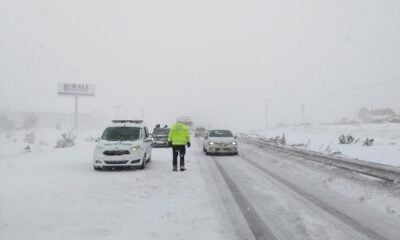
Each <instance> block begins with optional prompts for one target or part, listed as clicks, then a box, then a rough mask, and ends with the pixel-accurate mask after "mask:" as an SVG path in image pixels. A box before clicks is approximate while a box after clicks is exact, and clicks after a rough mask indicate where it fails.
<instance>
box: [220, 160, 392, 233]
mask: <svg viewBox="0 0 400 240" xmlns="http://www.w3.org/2000/svg"><path fill="white" fill-rule="evenodd" d="M239 157H240V158H242V159H244V160H245V161H246V162H247V163H248V164H250V165H252V166H253V167H255V168H257V169H259V170H260V171H262V172H263V173H265V174H266V175H267V176H269V177H271V178H273V179H275V180H276V181H278V182H279V183H281V184H283V185H284V186H286V187H287V188H289V189H290V190H292V191H293V192H295V193H297V194H298V195H300V196H301V197H303V198H304V199H306V200H308V201H310V202H312V203H313V204H314V205H316V206H318V207H319V208H321V209H322V210H324V211H326V212H328V213H329V214H331V215H332V216H334V217H335V218H337V219H338V220H340V221H341V222H343V223H345V224H347V225H349V226H351V227H352V228H354V229H355V230H357V231H358V232H360V233H361V234H363V235H365V236H366V237H368V238H371V239H376V240H388V239H387V238H386V237H384V236H382V235H381V234H379V233H377V232H375V231H374V230H372V229H370V228H369V227H367V226H365V225H363V224H361V223H359V222H358V221H356V220H354V219H353V218H351V217H349V216H348V215H346V214H344V213H342V212H340V211H339V210H337V209H335V208H333V207H331V206H330V205H328V204H326V203H324V202H323V201H321V200H319V199H318V198H316V197H314V196H313V195H311V194H309V193H307V192H305V191H303V190H301V189H300V188H298V187H297V186H296V185H294V184H292V183H290V182H289V181H286V180H285V179H283V178H282V177H280V176H278V175H277V174H275V173H273V172H271V171H269V170H267V169H266V168H265V167H263V166H261V165H260V164H258V163H256V162H255V161H253V160H251V159H249V158H247V157H245V156H243V155H240V156H239ZM217 166H218V165H217Z"/></svg>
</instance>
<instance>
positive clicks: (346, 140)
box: [339, 134, 354, 144]
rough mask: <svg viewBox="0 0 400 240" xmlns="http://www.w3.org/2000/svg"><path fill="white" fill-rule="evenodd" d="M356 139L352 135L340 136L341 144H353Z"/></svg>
mask: <svg viewBox="0 0 400 240" xmlns="http://www.w3.org/2000/svg"><path fill="white" fill-rule="evenodd" d="M353 142H354V137H353V136H352V135H347V136H345V135H344V134H342V135H340V136H339V144H352V143H353Z"/></svg>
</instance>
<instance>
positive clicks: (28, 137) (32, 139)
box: [24, 132, 36, 144]
mask: <svg viewBox="0 0 400 240" xmlns="http://www.w3.org/2000/svg"><path fill="white" fill-rule="evenodd" d="M35 139H36V135H35V133H34V132H30V133H27V134H26V135H25V138H24V142H26V143H29V144H34V143H35Z"/></svg>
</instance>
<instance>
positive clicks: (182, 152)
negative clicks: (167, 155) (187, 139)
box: [172, 145, 186, 167]
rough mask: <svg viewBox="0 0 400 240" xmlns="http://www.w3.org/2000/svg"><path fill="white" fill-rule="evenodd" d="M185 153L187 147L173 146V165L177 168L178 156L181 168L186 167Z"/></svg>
mask: <svg viewBox="0 0 400 240" xmlns="http://www.w3.org/2000/svg"><path fill="white" fill-rule="evenodd" d="M185 153H186V146H185V145H173V146H172V165H173V166H174V167H177V165H178V155H179V157H180V166H181V167H183V166H185Z"/></svg>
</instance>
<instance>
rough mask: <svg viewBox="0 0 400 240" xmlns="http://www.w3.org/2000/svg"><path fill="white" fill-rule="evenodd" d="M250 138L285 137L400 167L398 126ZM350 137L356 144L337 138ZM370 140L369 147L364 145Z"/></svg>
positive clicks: (278, 131) (320, 128)
mask: <svg viewBox="0 0 400 240" xmlns="http://www.w3.org/2000/svg"><path fill="white" fill-rule="evenodd" d="M247 134H248V135H249V136H251V137H262V138H266V139H268V138H274V137H276V136H282V135H283V134H285V137H286V143H287V144H288V145H294V146H296V147H299V148H306V149H310V150H313V151H317V152H322V153H327V154H340V155H342V156H345V157H349V158H356V159H360V160H364V161H370V162H376V163H381V164H386V165H392V166H400V124H389V123H388V124H361V125H310V126H290V127H282V128H272V129H268V130H260V131H252V132H250V133H247ZM341 134H344V135H352V136H353V137H354V138H355V140H356V141H357V140H358V141H357V142H356V143H353V144H339V140H338V137H339V136H340V135H341ZM366 138H373V139H374V144H373V145H372V146H369V147H366V146H363V141H364V140H365V139H366Z"/></svg>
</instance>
